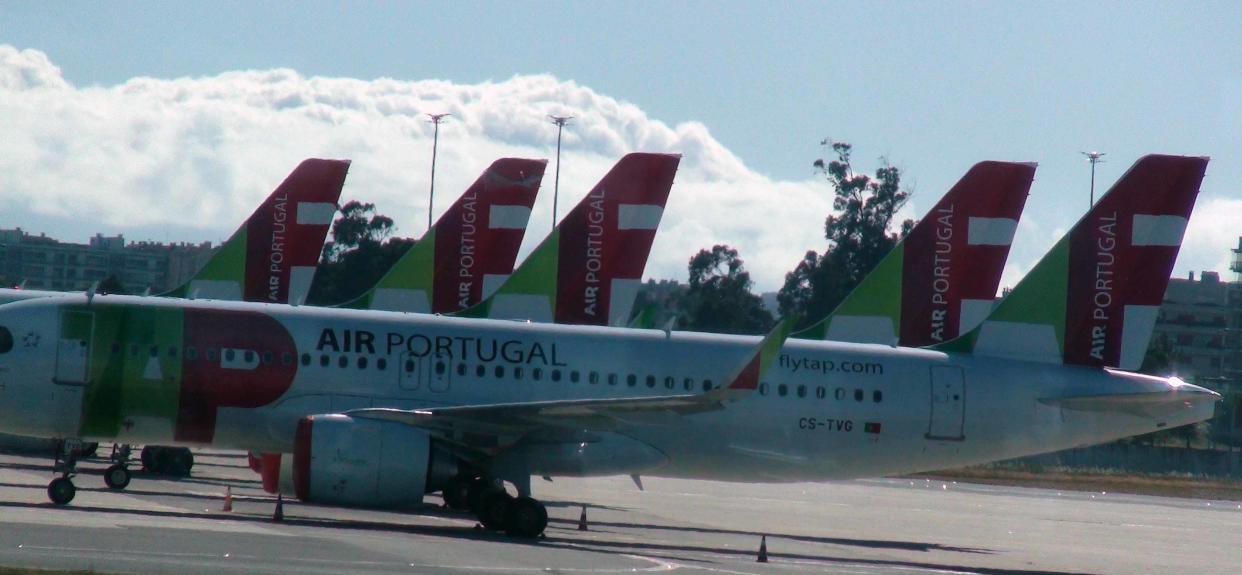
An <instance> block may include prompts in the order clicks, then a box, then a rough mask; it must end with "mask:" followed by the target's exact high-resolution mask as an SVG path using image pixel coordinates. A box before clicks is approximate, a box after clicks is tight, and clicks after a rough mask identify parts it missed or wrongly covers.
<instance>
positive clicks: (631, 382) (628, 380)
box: [625, 373, 638, 387]
mask: <svg viewBox="0 0 1242 575" xmlns="http://www.w3.org/2000/svg"><path fill="white" fill-rule="evenodd" d="M625 384H626V385H628V386H630V387H634V386H635V385H638V376H637V375H634V374H632V373H631V374H629V375H627V376H625Z"/></svg>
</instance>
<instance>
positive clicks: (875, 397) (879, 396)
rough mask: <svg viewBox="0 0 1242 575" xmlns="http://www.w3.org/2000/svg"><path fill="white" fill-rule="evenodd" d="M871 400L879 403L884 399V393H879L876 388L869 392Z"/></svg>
mask: <svg viewBox="0 0 1242 575" xmlns="http://www.w3.org/2000/svg"><path fill="white" fill-rule="evenodd" d="M871 401H874V402H876V403H880V402H881V401H884V394H883V393H880V390H878V389H877V390H875V391H873V392H871Z"/></svg>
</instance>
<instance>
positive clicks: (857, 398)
mask: <svg viewBox="0 0 1242 575" xmlns="http://www.w3.org/2000/svg"><path fill="white" fill-rule="evenodd" d="M862 400H863V390H861V389H855V390H854V401H862Z"/></svg>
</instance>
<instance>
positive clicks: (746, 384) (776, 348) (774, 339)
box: [704, 316, 798, 400]
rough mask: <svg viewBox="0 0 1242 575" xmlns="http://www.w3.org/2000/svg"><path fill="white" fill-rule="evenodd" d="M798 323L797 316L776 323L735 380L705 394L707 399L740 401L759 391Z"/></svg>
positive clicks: (736, 375) (734, 377) (735, 376)
mask: <svg viewBox="0 0 1242 575" xmlns="http://www.w3.org/2000/svg"><path fill="white" fill-rule="evenodd" d="M797 323H798V318H797V317H796V316H789V317H786V318H784V319H782V320H780V321H778V322H776V326H774V327H773V328H772V331H769V332H768V334H767V335H765V336H764V337H763V340H762V341H760V342H759V346H758V347H757V348H756V349H755V353H754V355H752V356H751V357H750V359H749V360H748V361H747V362H746V363H745V364H744V365H743V366H742V367H741V369H739V370H738V372H737V373H736V374H735V375H734V376H733V379H731V380H730V381H729V382H728V383H727V384H725V385H722V386H720V387H718V388H716V389H713V390H711V391H708V392H707V393H706V394H704V395H705V399H713V400H726V399H738V398H740V397H743V396H745V395H747V394H749V393H752V392H754V391H755V390H756V389H759V380H760V379H761V378H762V377H763V375H764V374H765V373H767V372H768V369H770V368H771V367H772V364H773V363H775V362H776V360H777V358H778V357H779V356H780V353H781V346H783V345H785V340H787V339H789V334H790V333H792V332H793V327H794V326H795V325H797Z"/></svg>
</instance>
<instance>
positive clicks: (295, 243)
mask: <svg viewBox="0 0 1242 575" xmlns="http://www.w3.org/2000/svg"><path fill="white" fill-rule="evenodd" d="M349 165H350V162H349V161H348V160H325V159H318V158H310V159H307V160H303V161H302V162H301V163H299V164H298V165H297V167H295V168H294V169H293V171H292V172H290V173H289V175H288V176H287V177H286V178H285V179H284V181H282V182H281V183H280V185H278V186H276V189H274V190H273V191H272V193H271V194H269V195H268V196H267V198H266V199H265V200H264V201H263V202H262V203H261V204H259V206H258V207H257V208H256V209H255V211H254V212H253V213H252V214H250V217H249V218H247V219H246V221H244V222H242V225H241V226H240V227H238V228H237V230H236V231H235V232H233V234H232V235H231V236H230V237H229V239H228V240H227V241H225V242H224V244H223V245H222V246H221V247H220V249H219V250H217V251H216V253H215V254H213V255H212V257H211V259H209V260H208V261H207V263H206V264H205V265H204V266H203V267H202V268H200V269H199V270H198V271H197V272H196V273H195V275H194V276H193V277H191V278H190V279H189V280H187V281H186V282H185V283H184V284H182V285H180V286H178V287H176V288H173V289H171V290H169V291H167V292H164V293H161V294H159V295H160V296H166V297H178V298H186V297H189V298H200V297H201V298H213V299H224V300H245V301H254V302H268V303H295V304H300V303H302V302H303V301H305V299H306V294H307V293H308V292H309V290H310V285H311V282H312V281H313V279H314V276H315V270H316V269H317V264H318V260H319V255H320V252H321V249H322V247H323V242H324V239H325V238H326V237H327V233H328V228H329V227H330V226H331V224H332V218H333V217H334V215H335V214H336V210H337V201H338V200H339V198H340V195H341V189H342V187H344V185H345V177H346V174H347V173H348V172H349ZM92 290H93V288H92ZM69 293H72V292H61V291H50V290H31V289H0V304H4V303H9V302H13V301H21V300H26V299H32V298H41V297H63V296H65V295H68V294H69ZM115 455H116V457H114V458H115V459H117V461H118V462H117V464H116V465H114V466H113V467H111V468H109V470H108V472H107V473H106V474H105V478H107V479H108V485H109V486H110V487H114V488H122V489H123V488H124V487H125V486H126V485H128V484H129V472H128V469H127V463H128V457H129V447H128V446H122V447H121V449H120V452H119V453H117V454H115ZM140 458H141V461H142V464H143V467H144V468H146V469H148V470H150V471H153V472H156V473H170V474H172V475H188V474H189V471H190V468H191V467H192V466H193V465H194V456H193V454H192V453H191V452H190V450H189V449H186V448H183V447H164V446H159V445H147V446H145V447H143V449H142V451H141V453H140Z"/></svg>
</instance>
